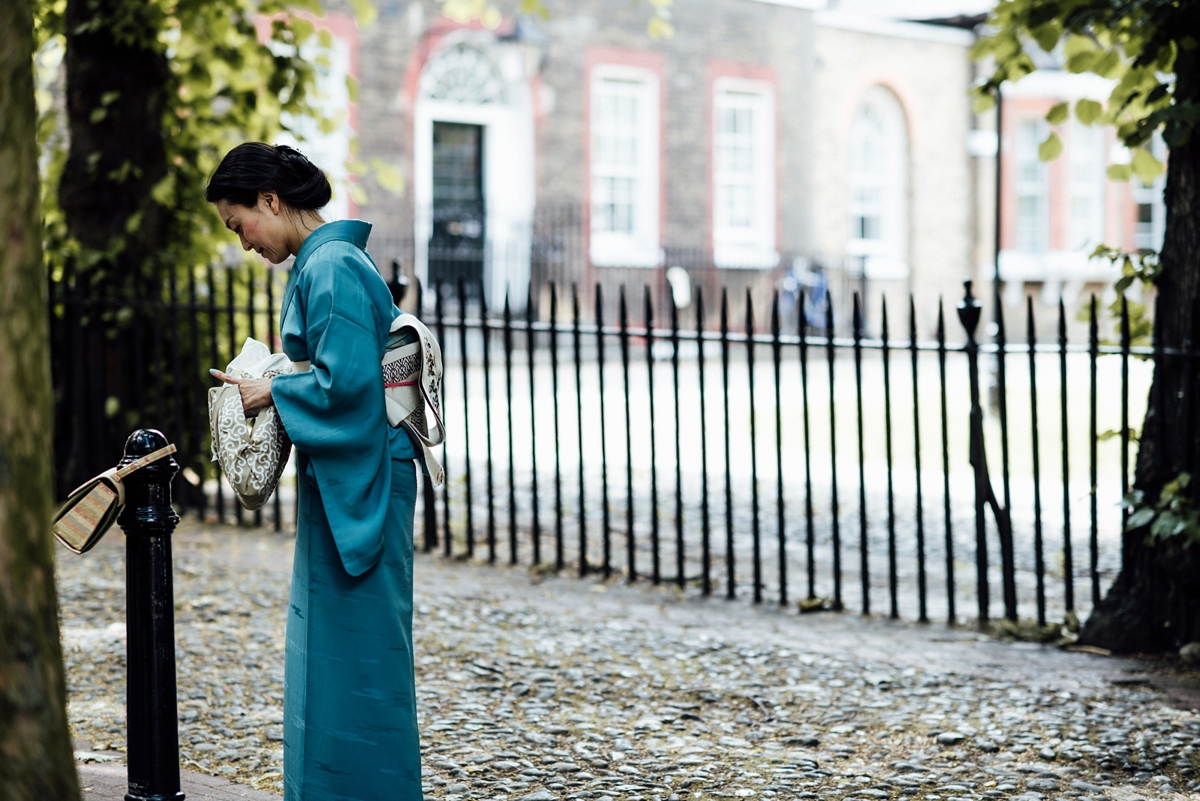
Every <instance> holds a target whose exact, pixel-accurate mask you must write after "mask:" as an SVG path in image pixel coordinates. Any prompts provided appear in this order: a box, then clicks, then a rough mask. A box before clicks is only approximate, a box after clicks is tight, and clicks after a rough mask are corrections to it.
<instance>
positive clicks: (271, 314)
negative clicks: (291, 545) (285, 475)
mask: <svg viewBox="0 0 1200 801" xmlns="http://www.w3.org/2000/svg"><path fill="white" fill-rule="evenodd" d="M266 274H267V278H266V285H267V347H269V348H270V349H271V350H272V351H273V350H275V343H276V341H278V340H281V339H282V337H278V338H277V335H278V334H279V333H280V332H279V319H278V318H277V317H276V316H275V271H274V270H272V269H271V268H270V267H267V270H266ZM296 494H297V495H299V492H297V493H296ZM282 509H283V502H282V500H281V499H280V497H279V491H278V490H276V491H275V492H274V493H273V494H272V497H271V512H272V514H273V515H274V518H275V519H274V524H273V527H274V529H275V531H277V532H278V531H283V512H282Z"/></svg>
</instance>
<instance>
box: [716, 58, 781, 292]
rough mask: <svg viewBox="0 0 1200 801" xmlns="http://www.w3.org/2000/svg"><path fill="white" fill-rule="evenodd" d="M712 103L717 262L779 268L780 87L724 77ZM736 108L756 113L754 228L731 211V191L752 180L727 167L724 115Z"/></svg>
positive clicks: (751, 198) (751, 195) (753, 131)
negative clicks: (777, 127)
mask: <svg viewBox="0 0 1200 801" xmlns="http://www.w3.org/2000/svg"><path fill="white" fill-rule="evenodd" d="M712 104H713V105H712V108H713V114H712V120H713V122H712V176H713V198H712V201H713V202H712V227H713V263H714V264H715V265H716V266H717V267H724V268H739V267H742V268H750V269H761V268H769V267H774V266H775V265H776V264H778V263H779V253H778V252H777V251H776V249H775V227H776V216H777V212H776V206H775V87H774V86H772V85H771V84H770V83H768V82H766V81H755V80H748V79H743V78H718V79H717V80H715V81H713V98H712ZM731 108H737V109H745V110H749V111H750V112H751V115H752V116H751V120H752V123H751V132H750V136H751V137H752V147H753V151H752V164H751V170H750V171H749V182H750V183H749V189H750V191H749V192H748V197H749V202H750V203H752V204H753V207H752V208H751V210H750V219H751V224H750V225H748V226H743V225H734V224H732V223H731V221H730V219H729V215H728V214H727V213H726V209H727V208H728V207H729V193H730V192H731V191H732V189H733V188H734V187H735V186H745V185H746V181H747V176H746V175H745V173H744V172H743V171H729V170H724V169H723V159H722V156H721V152H722V147H723V145H724V142H723V138H724V135H723V134H722V131H721V116H722V112H724V111H726V110H728V109H731Z"/></svg>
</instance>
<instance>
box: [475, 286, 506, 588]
mask: <svg viewBox="0 0 1200 801" xmlns="http://www.w3.org/2000/svg"><path fill="white" fill-rule="evenodd" d="M479 311H480V314H482V315H483V316H485V317H486V316H487V291H486V288H485V287H484V284H483V281H482V280H481V281H480V282H479ZM480 334H481V338H482V339H483V415H484V418H483V419H484V426H483V429H484V430H483V433H484V436H485V438H486V447H485V448H484V456H485V458H486V461H485V463H484V467H485V471H484V472H486V473H487V553H488V555H487V560H488V564H489V565H494V564H495V563H496V492H495V476H494V472H493V471H494V464H493V461H492V329H491V328H488V329H486V330H484V331H481V332H480ZM509 436H510V437H511V436H512V430H511V429H510V430H509ZM467 502H468V503H470V502H471V501H470V496H469V495H468V497H467Z"/></svg>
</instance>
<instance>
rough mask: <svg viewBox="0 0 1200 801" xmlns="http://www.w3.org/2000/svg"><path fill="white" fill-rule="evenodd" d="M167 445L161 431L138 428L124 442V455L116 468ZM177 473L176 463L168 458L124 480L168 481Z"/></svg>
mask: <svg viewBox="0 0 1200 801" xmlns="http://www.w3.org/2000/svg"><path fill="white" fill-rule="evenodd" d="M168 444H170V443H168V441H167V438H166V436H164V435H163V433H162V432H161V431H158V430H156V429H153V428H139V429H138V430H137V431H134V432H133V433H132V434H130V435H129V438H128V439H126V440H125V454H124V456H123V457H122V459H121V462H120V464H119V465H117V466H118V467H124V466H125V465H127V464H129V463H130V462H133V461H136V460H137V459H140V458H142V457H143V456H148V455H149V454H151V453H154V452H155V451H157V450H159V449H161V448H165V447H167V445H168ZM178 471H179V464H178V462H176V461H175V458H174V457H173V456H168V457H167V458H166V459H162V460H160V461H158V462H155V463H154V464H152V465H149V466H147V467H144V468H142V469H141V470H138V471H137V472H136V473H133V474H131V475H130V476H129V478H128V479H126V480H127V481H137V480H139V479H140V480H141V481H144V482H153V481H170V480H171V478H173V477H174V476H175V473H177V472H178Z"/></svg>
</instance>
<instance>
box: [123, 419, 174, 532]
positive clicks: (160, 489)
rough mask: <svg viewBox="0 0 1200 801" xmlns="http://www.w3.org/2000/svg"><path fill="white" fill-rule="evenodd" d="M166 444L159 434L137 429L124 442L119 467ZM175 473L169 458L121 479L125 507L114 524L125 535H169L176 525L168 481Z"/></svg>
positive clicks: (146, 429)
mask: <svg viewBox="0 0 1200 801" xmlns="http://www.w3.org/2000/svg"><path fill="white" fill-rule="evenodd" d="M168 444H169V443H168V442H167V438H166V437H165V436H163V434H162V432H161V431H155V430H154V429H152V428H140V429H138V430H137V431H134V432H133V433H132V434H130V435H129V439H127V440H125V458H123V459H122V460H121V466H124V465H127V464H129V463H130V462H133V461H135V460H137V459H140V458H141V457H143V456H148V455H149V454H151V453H153V452H154V451H156V450H159V449H160V448H165V447H167V445H168ZM178 472H179V464H178V463H177V462H176V461H175V459H174V457H173V456H168V457H167V458H165V459H160V460H158V461H157V462H154V463H153V464H150V465H147V466H146V467H143V468H142V469H140V470H137V471H135V472H133V473H130V474H129V476H128V477H126V478H125V484H126V487H125V508H124V510H123V511H122V512H121V516H120V517H119V518H117V524H118V525H120V526H121V529H122V530H123V531H124V532H125V534H126V535H131V534H149V535H160V536H161V535H170V533H171V532H172V531H173V530H174V529H175V525H176V524H177V523H178V522H179V516H178V515H177V514H176V513H175V510H174V509H173V508H171V481H172V479H174V478H175V474H176V473H178Z"/></svg>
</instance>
